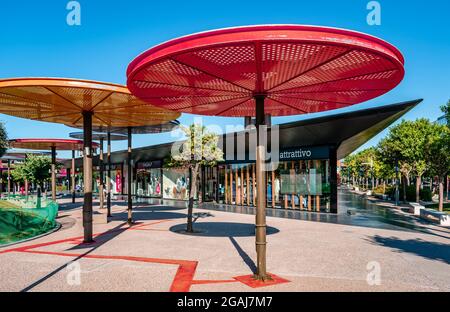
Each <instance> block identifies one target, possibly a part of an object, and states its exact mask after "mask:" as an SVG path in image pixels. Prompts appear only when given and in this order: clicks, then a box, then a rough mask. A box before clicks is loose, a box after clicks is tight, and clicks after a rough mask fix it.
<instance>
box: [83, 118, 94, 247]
mask: <svg viewBox="0 0 450 312" xmlns="http://www.w3.org/2000/svg"><path fill="white" fill-rule="evenodd" d="M92 114H93V113H92V112H90V111H84V112H83V135H84V142H83V143H84V153H83V155H84V157H83V180H84V203H83V228H84V242H85V243H90V242H92V241H93V240H92Z"/></svg>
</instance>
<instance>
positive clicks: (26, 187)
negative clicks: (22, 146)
mask: <svg viewBox="0 0 450 312" xmlns="http://www.w3.org/2000/svg"><path fill="white" fill-rule="evenodd" d="M27 158H28V155H27V154H25V162H26V161H27ZM24 183H25V198H26V199H27V201H28V179H25V181H24Z"/></svg>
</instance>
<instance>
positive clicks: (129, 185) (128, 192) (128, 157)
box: [127, 127, 133, 225]
mask: <svg viewBox="0 0 450 312" xmlns="http://www.w3.org/2000/svg"><path fill="white" fill-rule="evenodd" d="M127 169H128V170H127V180H128V181H127V185H128V187H127V198H128V220H127V223H128V224H129V225H131V224H132V223H133V215H132V212H133V202H132V197H131V177H132V174H131V127H128V155H127Z"/></svg>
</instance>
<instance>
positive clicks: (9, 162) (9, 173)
mask: <svg viewBox="0 0 450 312" xmlns="http://www.w3.org/2000/svg"><path fill="white" fill-rule="evenodd" d="M10 191H11V160H9V159H8V197H9V192H10Z"/></svg>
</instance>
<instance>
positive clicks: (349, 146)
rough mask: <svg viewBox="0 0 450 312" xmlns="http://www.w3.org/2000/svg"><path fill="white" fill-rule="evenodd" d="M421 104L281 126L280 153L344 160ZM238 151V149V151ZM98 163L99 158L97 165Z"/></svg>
mask: <svg viewBox="0 0 450 312" xmlns="http://www.w3.org/2000/svg"><path fill="white" fill-rule="evenodd" d="M420 102H422V100H421V99H419V100H414V101H408V102H402V103H396V104H390V105H384V106H379V107H375V108H368V109H361V110H356V111H351V112H344V113H339V114H330V115H327V116H322V117H317V118H310V119H305V120H299V121H295V122H290V123H285V124H280V125H279V130H280V150H283V149H289V148H292V147H302V146H305V147H310V146H324V145H330V146H336V147H337V158H338V159H342V158H344V157H345V156H347V155H349V154H350V153H351V152H353V151H354V150H356V149H357V148H358V147H360V146H361V145H363V144H364V143H365V142H367V141H368V140H370V139H371V138H373V137H374V136H375V135H377V134H378V133H380V132H381V131H383V130H384V129H386V128H387V127H389V125H391V124H392V123H393V122H395V121H396V120H398V119H399V118H400V117H401V116H403V115H404V114H406V113H407V112H408V111H410V110H411V109H412V108H414V107H415V106H416V105H417V104H419V103H420ZM235 135H236V138H235V142H237V141H239V139H242V136H243V132H238V133H236V134H235ZM269 137H270V135H269ZM269 139H270V138H269ZM247 143H248V142H247ZM171 147H172V143H166V144H159V145H153V146H147V147H141V148H135V149H133V159H134V162H135V163H136V162H140V161H145V162H151V161H156V160H161V159H164V158H165V157H167V156H168V155H169V154H170V151H171ZM236 148H237V147H236V146H235V151H236ZM224 150H226V149H225V148H224ZM246 150H248V144H246ZM126 157H127V151H126V150H124V151H118V152H114V153H112V154H111V162H112V163H113V164H119V163H123V162H124V161H125V160H126ZM97 160H98V158H96V159H95V160H94V162H97ZM66 165H70V161H67V164H66ZM76 165H77V167H79V166H81V165H82V160H81V159H77V160H76Z"/></svg>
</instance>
